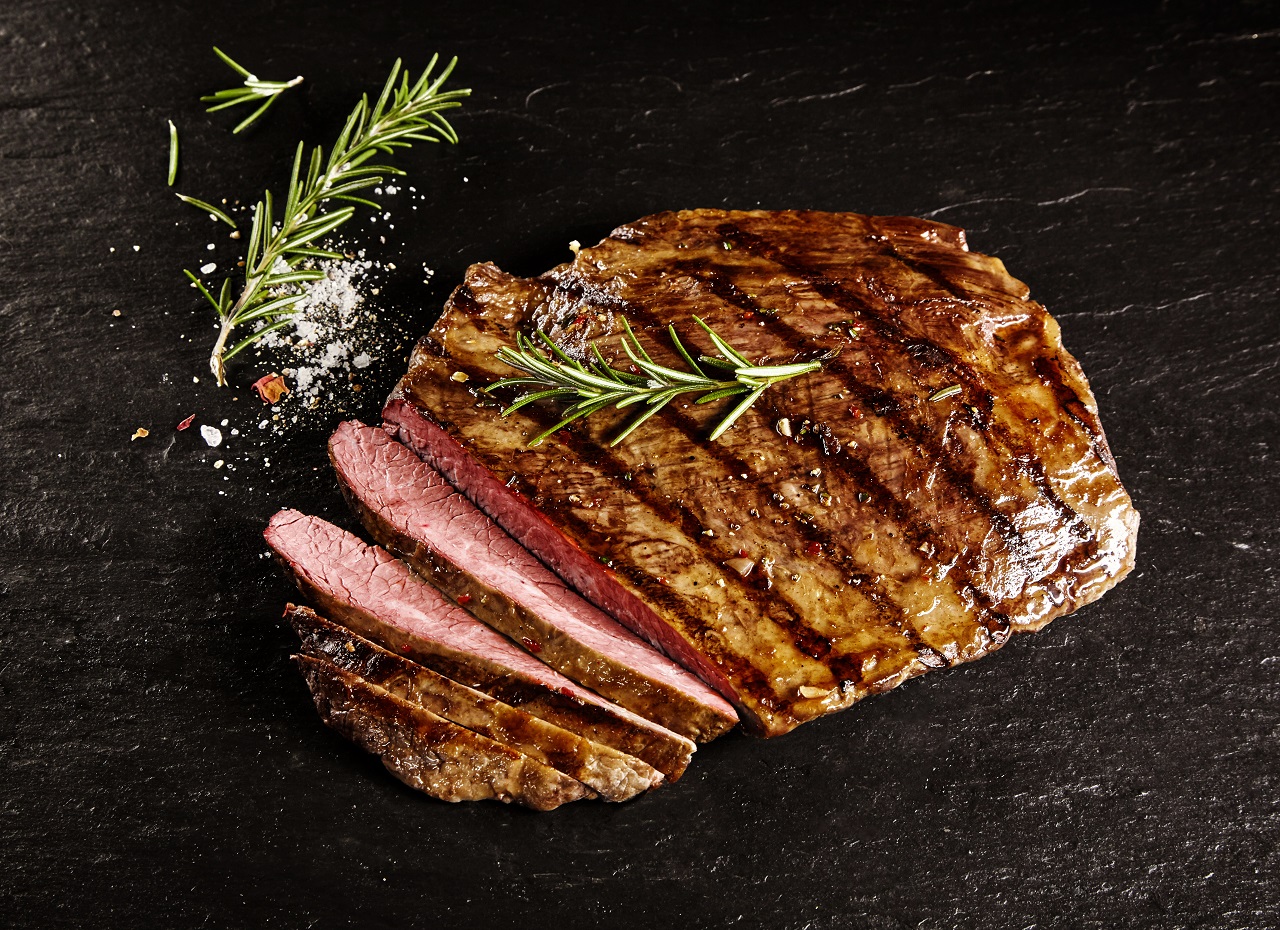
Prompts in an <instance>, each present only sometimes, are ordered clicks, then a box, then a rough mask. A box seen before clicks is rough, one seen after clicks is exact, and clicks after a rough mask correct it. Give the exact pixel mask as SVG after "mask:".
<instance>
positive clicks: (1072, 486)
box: [384, 210, 1138, 735]
mask: <svg viewBox="0 0 1280 930" xmlns="http://www.w3.org/2000/svg"><path fill="white" fill-rule="evenodd" d="M694 314H697V315H698V316H700V317H702V318H703V319H705V320H706V321H707V322H708V323H709V324H710V325H711V326H712V327H713V328H714V329H715V330H717V331H718V332H719V333H720V334H721V335H722V336H724V337H725V338H726V339H727V340H728V341H729V342H730V343H731V344H732V345H733V346H734V347H735V348H737V349H738V350H739V351H741V352H742V353H744V354H745V355H747V356H748V357H749V358H752V359H753V360H755V359H759V360H760V362H761V363H762V364H781V363H787V362H791V361H803V360H809V359H813V358H817V357H824V358H827V361H826V362H825V364H824V366H823V368H822V369H821V370H820V371H818V372H816V373H813V374H810V375H806V376H804V377H800V378H796V379H793V380H791V381H787V382H785V383H783V384H780V385H778V386H775V387H774V388H771V389H770V390H769V391H767V392H766V393H764V394H763V396H762V397H761V398H760V399H759V401H758V402H757V403H756V404H755V405H754V407H753V408H752V409H751V410H749V411H748V412H747V413H746V414H745V415H744V416H743V417H742V418H741V419H740V420H739V421H738V423H737V425H735V426H734V428H733V429H731V430H729V431H728V432H727V433H726V434H725V435H724V436H723V437H721V438H720V439H719V440H718V441H716V442H714V443H711V442H707V441H706V438H705V437H706V435H707V433H708V432H709V431H710V429H711V426H712V425H713V423H714V421H715V419H716V418H718V416H720V415H722V414H723V405H727V404H730V403H732V401H725V402H722V404H720V405H717V404H708V405H701V406H698V405H694V404H693V403H692V402H688V403H680V402H676V403H673V404H670V405H668V406H667V407H666V408H664V409H663V411H662V412H661V413H660V414H658V416H656V417H654V418H653V419H651V420H650V421H648V422H647V423H646V424H645V425H644V426H643V427H641V428H640V429H639V430H637V431H636V432H635V433H633V434H632V435H631V436H630V437H628V439H627V440H626V441H625V442H624V443H622V444H620V445H618V446H617V447H614V448H610V447H609V444H608V443H609V440H610V439H612V437H613V436H615V435H616V433H617V430H618V429H619V427H620V425H621V424H622V423H623V422H625V419H627V418H628V417H629V416H630V413H631V411H623V412H621V413H615V412H613V411H608V412H602V413H600V414H597V415H595V416H592V417H590V418H588V419H586V420H580V421H578V422H577V423H575V424H574V425H573V426H572V427H570V428H569V429H568V430H563V431H561V432H559V433H557V434H555V435H553V436H552V437H551V438H550V439H548V440H547V441H546V442H545V443H544V444H542V445H540V446H538V447H535V448H529V447H528V445H527V444H528V441H529V440H530V439H531V438H532V437H533V436H534V435H536V434H537V433H539V432H541V431H542V430H544V429H545V428H547V427H548V426H550V425H551V424H553V423H555V422H556V421H557V420H558V419H559V418H560V417H561V415H562V408H560V407H557V406H555V405H554V404H553V403H551V402H547V401H542V402H539V403H537V404H532V405H530V406H527V407H524V408H523V409H521V410H520V411H519V412H517V413H514V414H512V415H511V416H509V417H507V418H505V419H503V418H500V417H499V416H498V413H499V411H498V410H497V409H496V408H495V407H494V406H492V405H491V404H490V403H488V401H487V397H486V395H484V394H482V393H481V388H483V387H484V386H485V385H486V384H488V383H490V382H492V381H494V380H497V379H498V378H502V377H507V376H510V375H511V370H510V369H508V368H506V366H504V365H502V364H501V363H499V362H497V361H496V360H495V358H494V354H495V353H496V352H497V350H498V349H499V348H500V347H502V346H504V345H512V344H513V343H514V342H515V337H516V333H517V331H523V332H524V333H526V334H529V333H532V331H534V330H535V329H542V330H544V331H545V332H547V333H548V334H549V335H550V336H551V337H552V339H554V340H555V341H556V342H557V343H558V344H559V345H560V346H561V347H562V348H563V349H564V350H565V351H566V352H568V353H569V354H570V355H573V356H576V357H578V358H585V357H586V352H587V350H588V347H589V345H590V344H591V343H592V342H596V343H598V344H599V346H600V349H601V350H602V351H603V353H604V355H605V356H606V357H607V358H609V359H610V360H611V361H612V362H613V363H614V364H620V365H621V364H625V363H626V357H625V356H624V355H623V354H622V352H621V351H620V348H619V333H620V331H621V328H622V326H621V324H622V319H623V318H624V317H625V318H626V319H627V320H629V321H630V323H631V325H632V327H634V328H635V330H636V332H637V333H639V334H640V338H641V339H642V340H643V341H644V342H645V344H646V347H647V348H648V349H649V351H650V353H651V354H653V356H654V358H655V360H656V361H658V362H659V363H661V364H666V365H670V366H672V367H677V368H679V367H682V366H683V363H682V361H681V360H680V358H679V357H678V356H677V355H676V353H675V352H674V351H673V350H672V349H671V347H670V345H669V343H668V342H667V340H666V338H665V330H666V327H667V325H668V324H674V325H675V326H676V327H677V328H678V329H679V330H680V332H681V334H682V335H683V336H684V337H686V339H687V340H688V341H689V342H691V343H694V344H700V345H702V346H704V347H705V341H703V342H702V343H699V339H698V336H697V333H698V330H697V329H696V327H695V326H694V325H693V324H692V322H691V320H690V318H691V316H692V315H694ZM618 359H621V360H622V361H621V362H618V361H616V360H618ZM510 398H511V395H508V396H505V397H503V398H502V399H503V401H504V402H506V401H509V400H510ZM384 416H385V418H386V420H387V422H388V424H389V425H390V426H392V427H393V428H394V429H395V430H396V431H397V436H398V438H400V440H401V441H403V442H404V443H405V444H406V445H408V446H410V448H412V449H413V450H414V451H416V452H418V453H419V454H420V455H422V456H423V457H424V458H425V459H426V460H427V461H428V462H429V463H430V464H431V465H433V466H434V467H435V468H437V469H438V470H440V471H441V473H442V474H444V475H445V477H446V478H447V479H448V480H449V481H450V482H451V483H452V484H454V485H455V486H456V487H458V488H459V489H460V490H462V491H463V492H464V493H466V494H467V495H468V496H469V497H471V498H472V499H473V500H474V501H475V502H476V503H477V504H478V505H479V506H480V507H481V508H482V509H483V510H484V511H485V512H487V513H488V514H489V515H490V516H491V517H492V518H493V519H494V520H495V521H496V522H497V523H498V524H499V525H501V526H502V527H503V528H505V529H506V530H507V531H508V532H509V533H511V534H512V535H513V536H514V537H515V538H516V539H517V540H519V541H520V542H521V543H522V544H524V545H525V546H526V547H528V548H529V549H530V550H531V551H533V552H534V554H535V555H537V556H538V557H539V558H540V559H541V560H542V561H543V562H545V563H546V564H547V565H548V566H549V567H550V568H552V569H553V570H554V571H556V572H557V573H558V574H560V575H561V576H562V577H563V578H565V580H566V581H568V582H569V583H570V584H571V585H573V586H574V587H575V588H577V589H578V590H579V591H580V592H581V593H582V594H583V595H584V596H585V597H586V598H587V599H588V600H590V601H592V602H593V603H595V604H597V605H598V606H600V607H601V608H603V609H605V610H607V611H608V612H610V613H611V614H613V615H614V616H615V617H617V618H618V619H619V620H621V621H622V622H623V623H625V624H626V625H627V626H629V627H630V628H632V629H633V630H635V631H636V632H637V633H639V634H640V635H642V636H644V637H645V638H647V639H649V640H650V641H651V642H653V643H655V644H656V645H658V646H659V647H660V648H662V649H663V650H664V651H666V652H667V653H668V654H669V655H671V656H672V657H673V658H676V659H677V660H678V661H680V662H681V663H682V664H684V665H685V666H686V667H688V668H690V669H691V670H693V671H695V672H697V673H698V674H699V675H700V676H701V677H703V678H704V680H706V681H707V682H708V683H710V684H711V685H713V686H714V687H716V688H717V689H718V690H720V691H721V693H722V694H724V695H725V696H726V697H729V698H730V699H731V700H733V701H734V702H735V703H736V704H737V705H738V706H739V708H740V709H741V710H742V711H743V712H744V719H746V720H748V722H749V723H750V724H753V725H754V727H755V728H756V729H757V730H758V731H759V732H761V733H763V734H766V735H773V734H778V733H784V732H786V731H788V730H790V729H792V728H793V727H795V726H796V725H798V724H800V723H802V722H804V721H806V720H809V719H812V718H814V717H817V716H820V715H823V714H827V713H830V712H832V711H835V710H839V709H841V708H843V707H847V706H848V705H850V704H852V703H853V702H854V701H857V700H859V699H860V698H862V697H864V696H866V695H868V694H871V693H875V692H880V691H884V690H887V689H889V688H892V687H894V686H895V685H897V684H899V683H900V682H902V681H904V680H905V679H907V678H910V677H912V676H914V675H917V674H920V673H922V672H925V671H928V670H929V669H933V668H940V667H944V666H948V665H952V664H956V663H960V662H966V661H969V660H972V659H975V658H978V657H979V656H982V655H984V654H986V653H987V652H990V651H991V650H993V649H996V648H998V647H999V646H1000V645H1002V644H1003V643H1004V642H1005V641H1006V640H1007V639H1008V637H1009V635H1010V634H1011V633H1015V632H1023V631H1033V630H1038V629H1040V628H1041V627H1043V626H1044V625H1045V624H1047V623H1048V622H1049V621H1051V620H1052V619H1054V618H1055V617H1058V616H1061V615H1063V614H1066V613H1069V612H1070V611H1073V610H1075V609H1076V608H1078V607H1080V606H1081V605H1083V604H1086V603H1088V602H1090V601H1093V600H1095V599H1096V598H1098V597H1099V596H1101V595H1102V594H1103V593H1104V592H1105V591H1106V590H1107V589H1109V588H1110V587H1111V586H1112V585H1114V584H1115V583H1116V582H1117V581H1118V580H1119V579H1120V578H1122V577H1123V576H1124V575H1125V574H1127V573H1128V571H1129V570H1130V569H1131V568H1132V565H1133V559H1134V550H1135V541H1136V534H1137V527H1138V515H1137V513H1136V511H1135V510H1134V509H1133V507H1132V505H1131V503H1130V500H1129V497H1128V495H1127V493H1126V492H1125V490H1124V488H1123V487H1122V486H1121V484H1120V481H1119V479H1118V476H1117V473H1116V467H1115V462H1114V460H1113V459H1112V456H1111V452H1110V450H1109V449H1108V447H1107V442H1106V439H1105V437H1104V435H1103V431H1102V427H1101V424H1100V422H1099V420H1098V414H1097V408H1096V405H1095V403H1094V399H1093V396H1092V394H1091V393H1090V391H1089V386H1088V384H1087V382H1086V381H1085V379H1084V375H1083V373H1082V372H1081V370H1080V367H1079V365H1078V364H1077V362H1076V361H1075V359H1074V358H1072V357H1071V356H1070V355H1069V354H1068V353H1067V351H1066V350H1065V349H1064V348H1063V346H1062V343H1061V340H1060V335H1059V330H1058V325H1057V323H1056V322H1055V321H1054V320H1053V319H1052V318H1051V317H1050V316H1049V315H1048V313H1047V312H1046V311H1045V310H1044V308H1043V307H1042V306H1040V305H1039V304H1038V303H1036V302H1034V301H1032V300H1030V299H1028V291H1027V288H1026V286H1025V285H1023V284H1022V283H1021V282H1019V281H1017V280H1015V279H1014V278H1012V277H1010V276H1009V274H1008V273H1007V272H1006V271H1005V269H1004V266H1003V265H1002V264H1001V263H1000V261H999V260H997V259H995V258H991V257H988V256H984V255H979V254H976V253H974V252H970V251H969V250H968V248H967V246H966V244H965V240H964V234H963V231H962V230H959V229H956V228H955V227H951V226H946V225H943V224H940V223H932V222H926V221H923V220H916V219H906V218H886V217H866V216H860V215H856V214H825V213H812V212H779V213H771V212H762V211H756V212H726V211H720V210H698V211H685V212H680V213H663V214H657V215H655V216H651V217H647V218H644V219H641V220H638V221H636V222H634V223H630V224H628V225H626V226H622V227H620V228H618V229H617V230H615V231H614V232H613V234H612V235H610V236H609V237H608V238H607V239H605V240H604V241H603V242H601V243H600V244H599V245H598V246H596V247H594V248H590V249H583V250H582V251H581V252H580V253H579V254H578V255H577V256H576V258H575V259H574V261H572V262H569V263H567V264H565V265H561V266H559V267H557V268H555V269H552V270H551V271H549V272H547V273H546V274H544V275H541V276H540V277H537V278H533V279H521V278H516V277H513V276H510V275H507V274H504V273H503V272H501V271H500V270H498V269H497V268H496V267H494V266H493V265H478V266H473V267H472V268H471V269H469V271H468V273H467V276H466V280H465V283H464V284H463V285H462V286H460V287H459V288H458V289H457V290H456V291H455V292H454V294H453V295H452V296H451V298H450V300H449V302H448V304H447V305H446V307H445V309H444V312H443V314H442V316H441V317H440V319H439V321H438V322H437V324H436V325H435V327H434V328H433V329H432V330H431V332H430V333H429V334H428V336H427V337H426V338H425V339H424V340H423V341H422V342H421V343H420V344H419V346H418V348H417V349H416V351H415V353H414V356H413V359H412V361H411V363H410V369H409V372H408V374H407V375H406V376H405V377H404V379H403V380H402V381H401V383H400V385H399V386H398V388H397V390H396V392H395V393H394V394H393V395H392V399H391V401H390V402H389V403H388V406H387V408H386V410H385V412H384ZM604 562H607V563H608V565H609V566H612V567H606V566H605V565H604V564H602V563H604Z"/></svg>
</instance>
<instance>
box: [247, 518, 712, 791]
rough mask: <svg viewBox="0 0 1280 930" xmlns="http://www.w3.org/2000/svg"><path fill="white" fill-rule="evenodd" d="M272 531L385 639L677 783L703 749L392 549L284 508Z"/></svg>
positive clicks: (284, 552)
mask: <svg viewBox="0 0 1280 930" xmlns="http://www.w3.org/2000/svg"><path fill="white" fill-rule="evenodd" d="M264 537H265V538H266V541H267V544H268V545H269V546H270V547H271V548H272V550H273V551H274V552H275V553H276V555H277V557H278V558H279V560H280V561H281V563H282V564H283V565H284V566H285V567H286V568H287V569H288V571H289V572H290V573H291V574H292V575H293V577H294V579H295V580H296V581H297V582H298V587H299V588H300V589H301V590H302V592H303V593H304V594H305V595H307V597H308V599H309V600H311V601H312V602H313V603H315V604H316V605H317V607H319V609H320V610H321V611H323V612H324V614H325V615H327V616H329V617H331V618H332V619H334V620H337V621H339V622H341V623H342V624H343V625H344V626H347V627H348V628H350V629H352V630H354V631H355V632H357V633H360V634H362V635H364V636H367V637H368V638H370V639H372V640H374V641H375V642H376V643H377V644H378V645H380V646H383V647H384V648H386V649H388V650H390V651H392V652H394V653H398V654H402V655H405V656H407V657H409V658H411V659H413V660H414V661H416V662H419V663H421V664H423V665H425V666H427V667H428V668H430V669H432V670H433V671H436V672H438V673H440V674H441V675H444V676H446V677H448V678H451V679H453V680H454V681H456V682H458V683H460V684H464V685H467V686H468V687H471V688H474V689H476V690H478V691H482V692H484V693H485V694H488V695H489V696H490V697H493V698H495V699H497V700H499V701H502V702H503V703H505V704H508V705H511V706H513V707H519V708H520V709H521V710H523V711H525V712H527V713H529V714H532V715H534V716H536V717H538V718H540V719H542V720H545V721H547V722H548V723H552V724H555V725H556V726H559V727H562V728H564V729H567V730H570V731H571V732H573V733H576V734H578V735H579V736H582V737H584V738H586V739H589V740H592V741H593V742H597V743H602V744H604V745H606V746H610V747H612V748H614V749H616V750H618V751H620V752H623V753H626V754H628V755H632V756H635V757H637V758H638V759H641V760H642V761H644V762H645V763H647V764H649V765H651V766H652V767H653V768H655V769H657V770H658V771H659V772H661V773H662V774H663V775H664V776H666V778H667V779H668V780H670V781H675V780H676V779H678V778H679V777H680V775H681V774H682V773H683V772H684V769H685V767H686V766H687V765H688V763H689V759H690V757H691V755H692V753H693V752H694V749H695V745H694V743H693V742H692V741H690V740H688V739H686V738H684V737H682V736H680V735H679V734H676V733H673V732H671V731H670V730H667V729H666V728H665V727H662V726H660V725H659V724H656V723H654V722H652V721H650V720H646V719H644V718H643V717H640V716H638V715H637V714H634V713H632V712H630V711H628V710H626V709H625V708H622V707H618V706H616V705H614V704H612V703H610V702H609V701H606V700H605V699H604V698H602V697H600V696H599V695H597V694H594V693H593V692H591V691H588V690H586V689H584V688H582V687H580V686H579V685H577V684H575V683H574V682H572V681H570V680H569V679H568V678H565V677H564V676H563V675H561V674H559V673H558V672H556V671H554V670H553V669H551V668H549V667H547V666H546V665H544V664H543V663H542V662H541V661H539V660H538V659H537V658H535V657H534V656H532V655H530V654H529V653H528V652H525V651H524V650H523V649H520V648H519V647H518V646H516V645H515V644H514V643H512V642H511V641H510V640H508V639H506V638H505V637H503V636H502V635H501V634H499V633H497V632H495V631H494V630H492V629H491V628H489V627H488V626H485V625H484V624H483V623H481V622H479V621H478V620H476V619H475V618H474V617H472V616H471V615H470V614H468V613H467V612H466V611H464V610H462V609H461V608H459V607H456V606H454V605H453V604H451V603H449V602H448V601H447V600H445V599H444V596H443V595H442V594H441V593H440V592H439V591H437V590H436V589H435V588H433V587H432V586H431V585H429V584H427V583H426V582H424V581H422V580H421V579H419V578H417V577H415V576H414V575H413V574H412V573H411V572H410V571H409V569H408V568H407V567H406V566H405V565H404V563H403V562H400V561H399V560H398V559H396V558H395V557H394V556H392V555H391V554H390V553H388V552H386V551H385V550H383V549H380V548H378V547H376V546H369V545H366V544H365V543H363V542H361V541H360V540H359V539H357V538H356V537H355V536H352V535H351V534H350V533H347V532H346V531H344V530H342V529H340V528H339V527H336V526H334V525H333V524H331V523H328V522H326V521H324V520H321V519H319V518H318V517H310V516H306V515H304V514H301V513H298V512H297V511H293V510H283V511H280V512H279V513H277V514H276V515H275V516H274V517H273V518H272V519H271V523H270V525H269V526H268V527H267V530H266V531H265V533H264Z"/></svg>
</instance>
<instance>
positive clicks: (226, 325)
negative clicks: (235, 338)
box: [209, 315, 235, 387]
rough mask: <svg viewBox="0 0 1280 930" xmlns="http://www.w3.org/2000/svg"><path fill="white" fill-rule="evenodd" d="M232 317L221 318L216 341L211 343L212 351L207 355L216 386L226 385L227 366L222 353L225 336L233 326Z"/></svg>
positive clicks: (229, 333)
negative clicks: (216, 382)
mask: <svg viewBox="0 0 1280 930" xmlns="http://www.w3.org/2000/svg"><path fill="white" fill-rule="evenodd" d="M233 319H234V318H233V317H232V316H230V315H227V316H224V317H223V318H222V328H221V329H220V330H219V331H218V341H217V342H215V343H214V344H213V353H212V354H211V355H210V356H209V370H210V371H211V372H213V376H214V378H216V379H217V381H218V387H226V386H227V366H226V364H225V363H224V362H223V359H222V353H223V352H224V351H225V350H226V348H227V337H228V336H230V335H231V330H232V329H234V328H235V324H234V323H233V322H232V321H233Z"/></svg>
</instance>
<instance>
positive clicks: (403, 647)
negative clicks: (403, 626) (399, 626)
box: [400, 643, 409, 652]
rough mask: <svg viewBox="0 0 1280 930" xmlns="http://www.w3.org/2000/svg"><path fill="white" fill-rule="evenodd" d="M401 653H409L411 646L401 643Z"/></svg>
mask: <svg viewBox="0 0 1280 930" xmlns="http://www.w3.org/2000/svg"><path fill="white" fill-rule="evenodd" d="M400 651H401V652H408V651H409V644H408V643H401V644H400Z"/></svg>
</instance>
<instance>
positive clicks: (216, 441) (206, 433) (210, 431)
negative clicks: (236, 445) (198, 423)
mask: <svg viewBox="0 0 1280 930" xmlns="http://www.w3.org/2000/svg"><path fill="white" fill-rule="evenodd" d="M200 436H201V437H202V438H203V439H204V441H205V442H206V443H208V445H209V447H210V448H213V449H216V448H218V446H220V445H222V430H220V429H218V428H217V427H216V426H202V427H200Z"/></svg>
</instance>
